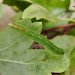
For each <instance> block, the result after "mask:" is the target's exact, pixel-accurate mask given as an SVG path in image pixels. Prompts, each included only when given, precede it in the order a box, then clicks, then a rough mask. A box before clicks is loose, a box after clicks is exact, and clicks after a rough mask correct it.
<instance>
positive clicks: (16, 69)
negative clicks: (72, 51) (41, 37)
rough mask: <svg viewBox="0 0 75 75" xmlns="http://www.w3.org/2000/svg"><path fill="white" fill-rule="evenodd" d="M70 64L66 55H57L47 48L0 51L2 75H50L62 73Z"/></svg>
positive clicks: (0, 70)
mask: <svg viewBox="0 0 75 75" xmlns="http://www.w3.org/2000/svg"><path fill="white" fill-rule="evenodd" d="M68 66H69V60H68V58H67V56H66V55H64V56H61V57H55V56H52V55H50V53H48V52H46V50H31V49H30V50H29V49H12V48H11V50H10V49H7V50H4V51H0V73H1V74H2V75H9V74H10V75H13V74H14V75H18V74H19V75H49V74H50V73H51V72H55V73H57V72H58V73H60V72H63V71H65V70H66V69H67V68H68Z"/></svg>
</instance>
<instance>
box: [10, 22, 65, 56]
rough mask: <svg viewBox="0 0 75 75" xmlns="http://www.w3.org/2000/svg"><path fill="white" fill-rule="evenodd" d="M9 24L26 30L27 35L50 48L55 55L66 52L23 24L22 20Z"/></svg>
mask: <svg viewBox="0 0 75 75" xmlns="http://www.w3.org/2000/svg"><path fill="white" fill-rule="evenodd" d="M9 26H10V27H12V28H15V29H18V30H21V31H23V32H25V35H27V36H28V37H31V38H32V39H33V40H34V41H36V42H38V43H39V44H41V45H42V46H43V47H44V48H45V49H47V50H49V51H50V52H51V53H52V54H55V55H63V54H64V51H63V50H62V49H61V48H58V47H56V46H55V45H54V44H53V43H52V42H51V41H49V40H48V39H47V38H45V37H44V36H42V35H40V34H38V33H36V32H34V31H33V30H32V29H30V28H29V27H28V26H26V25H23V24H22V23H20V22H15V23H13V24H9Z"/></svg>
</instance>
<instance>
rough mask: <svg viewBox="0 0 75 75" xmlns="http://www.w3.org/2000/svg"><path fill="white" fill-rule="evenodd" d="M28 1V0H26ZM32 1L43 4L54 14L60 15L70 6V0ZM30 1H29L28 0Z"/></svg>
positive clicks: (32, 0)
mask: <svg viewBox="0 0 75 75" xmlns="http://www.w3.org/2000/svg"><path fill="white" fill-rule="evenodd" d="M25 1H27V0H25ZM30 1H31V2H32V3H37V4H39V5H42V6H43V7H45V8H46V9H48V11H49V12H50V14H52V15H59V14H61V13H63V12H64V11H66V10H67V9H68V8H69V5H70V0H30ZM28 2H29V1H28Z"/></svg>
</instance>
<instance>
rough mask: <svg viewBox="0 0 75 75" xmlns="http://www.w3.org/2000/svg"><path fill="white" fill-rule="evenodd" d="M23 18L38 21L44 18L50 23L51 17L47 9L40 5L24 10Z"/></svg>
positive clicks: (33, 5)
mask: <svg viewBox="0 0 75 75" xmlns="http://www.w3.org/2000/svg"><path fill="white" fill-rule="evenodd" d="M32 8H33V9H32ZM22 18H31V19H32V18H36V19H37V20H39V19H41V18H43V19H46V20H48V21H50V18H51V17H50V13H49V12H48V10H47V9H45V8H44V7H42V6H40V5H38V4H32V5H30V6H29V7H28V8H27V9H25V10H24V12H23V14H22Z"/></svg>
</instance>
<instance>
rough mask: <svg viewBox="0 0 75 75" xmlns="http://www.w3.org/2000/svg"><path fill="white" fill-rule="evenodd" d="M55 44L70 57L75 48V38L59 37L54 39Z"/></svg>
mask: <svg viewBox="0 0 75 75" xmlns="http://www.w3.org/2000/svg"><path fill="white" fill-rule="evenodd" d="M52 41H53V43H54V44H55V45H56V46H57V47H59V48H62V49H63V50H65V52H66V54H67V55H70V53H71V51H72V50H73V48H74V47H75V37H74V36H70V35H65V36H64V35H62V36H57V37H55V38H54V39H52Z"/></svg>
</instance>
